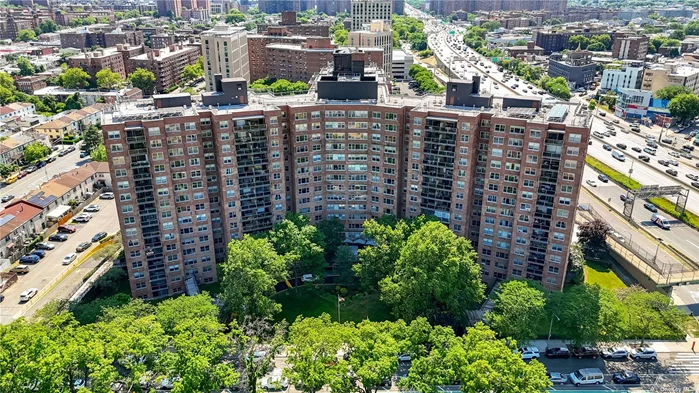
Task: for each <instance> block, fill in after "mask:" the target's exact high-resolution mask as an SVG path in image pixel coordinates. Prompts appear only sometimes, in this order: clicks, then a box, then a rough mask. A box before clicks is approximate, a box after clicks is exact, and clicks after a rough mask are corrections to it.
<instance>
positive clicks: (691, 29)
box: [684, 20, 699, 35]
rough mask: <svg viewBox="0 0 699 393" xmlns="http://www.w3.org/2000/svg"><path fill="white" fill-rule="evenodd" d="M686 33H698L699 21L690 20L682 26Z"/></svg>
mask: <svg viewBox="0 0 699 393" xmlns="http://www.w3.org/2000/svg"><path fill="white" fill-rule="evenodd" d="M684 32H685V33H686V34H687V35H699V21H696V20H694V21H691V22H689V23H687V24H686V25H685V26H684Z"/></svg>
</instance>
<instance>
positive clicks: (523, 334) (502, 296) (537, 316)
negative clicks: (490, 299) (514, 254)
mask: <svg viewBox="0 0 699 393" xmlns="http://www.w3.org/2000/svg"><path fill="white" fill-rule="evenodd" d="M494 303H495V306H494V307H493V310H492V311H491V312H488V313H487V314H486V316H485V319H487V320H488V321H490V325H491V326H492V328H493V330H495V331H496V332H498V335H499V336H500V337H501V338H513V339H515V340H516V341H517V343H519V344H525V343H527V342H529V341H530V340H533V339H535V338H536V333H537V332H536V328H537V326H539V322H541V320H543V319H544V315H545V314H544V307H545V306H546V297H545V295H544V291H543V290H542V288H541V285H540V284H538V283H535V282H533V281H520V280H512V281H506V282H504V283H503V284H501V285H500V287H499V288H498V290H497V292H496V293H495V299H494Z"/></svg>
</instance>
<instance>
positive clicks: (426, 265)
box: [379, 222, 484, 323]
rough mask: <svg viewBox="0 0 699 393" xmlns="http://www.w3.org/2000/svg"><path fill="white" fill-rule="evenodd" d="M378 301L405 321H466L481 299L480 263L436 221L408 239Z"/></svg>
mask: <svg viewBox="0 0 699 393" xmlns="http://www.w3.org/2000/svg"><path fill="white" fill-rule="evenodd" d="M379 287H380V289H381V299H382V300H383V301H384V302H386V304H388V305H389V306H391V308H392V309H393V314H394V315H396V316H397V317H400V318H404V319H408V320H411V319H414V318H416V317H418V316H424V317H426V318H427V319H428V320H430V321H432V322H433V323H435V322H438V321H439V322H454V321H458V322H464V321H465V318H466V311H467V309H468V308H469V307H474V306H476V305H477V304H480V302H481V301H482V300H483V291H484V285H483V283H482V282H481V279H480V265H479V264H478V263H476V253H475V252H474V251H473V248H472V247H471V243H470V242H469V241H468V240H466V239H464V238H462V237H457V236H456V235H455V234H454V233H453V232H452V231H450V230H449V228H447V227H446V226H444V225H443V224H441V223H439V222H430V223H427V224H425V225H424V226H423V227H422V228H420V229H419V230H417V231H416V232H414V233H413V234H411V235H410V237H409V238H408V240H407V242H406V243H405V246H404V247H403V249H402V250H401V251H400V258H399V259H398V260H397V261H396V264H395V270H394V272H393V274H392V275H391V276H389V277H386V278H384V279H383V280H381V282H380V283H379Z"/></svg>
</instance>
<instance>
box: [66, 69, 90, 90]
mask: <svg viewBox="0 0 699 393" xmlns="http://www.w3.org/2000/svg"><path fill="white" fill-rule="evenodd" d="M89 80H90V74H88V73H87V72H85V71H83V69H82V68H77V67H74V68H68V69H67V70H65V71H63V73H62V74H61V75H60V84H61V86H63V87H65V88H66V89H81V88H83V87H86V86H87V85H88V81H89Z"/></svg>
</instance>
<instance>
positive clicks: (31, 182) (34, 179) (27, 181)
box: [0, 149, 90, 206]
mask: <svg viewBox="0 0 699 393" xmlns="http://www.w3.org/2000/svg"><path fill="white" fill-rule="evenodd" d="M88 162H90V158H89V157H86V158H80V149H75V151H74V152H71V153H68V154H66V155H65V156H63V157H58V158H57V159H56V161H54V162H52V163H49V164H48V165H46V166H45V167H43V168H40V169H39V170H37V171H36V172H32V173H30V174H28V175H27V176H25V177H23V178H21V179H19V180H17V181H16V182H14V183H12V184H4V183H2V185H0V196H5V195H14V196H15V198H14V199H13V200H11V201H9V202H7V203H3V204H1V205H0V206H4V205H6V204H8V203H11V202H14V201H17V200H18V199H20V198H22V197H23V196H24V195H26V194H28V193H29V192H30V191H33V190H36V189H37V188H38V187H39V186H40V185H41V184H43V183H44V182H46V181H48V180H50V179H51V178H52V177H53V176H55V175H58V174H59V173H63V172H68V171H69V170H71V169H73V168H77V167H79V166H81V165H85V164H86V163H88Z"/></svg>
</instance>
